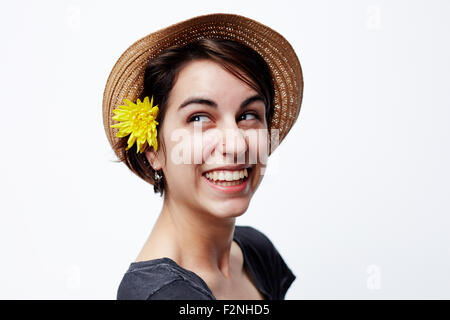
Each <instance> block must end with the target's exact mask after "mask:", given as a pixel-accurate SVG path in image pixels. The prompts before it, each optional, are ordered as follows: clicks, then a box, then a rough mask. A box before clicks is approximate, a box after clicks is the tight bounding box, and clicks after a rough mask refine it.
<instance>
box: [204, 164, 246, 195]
mask: <svg viewBox="0 0 450 320" xmlns="http://www.w3.org/2000/svg"><path fill="white" fill-rule="evenodd" d="M250 173H251V168H244V169H242V170H216V171H210V172H207V173H204V174H203V177H204V179H205V180H206V182H207V183H208V185H209V186H210V187H212V188H214V189H216V190H219V191H222V192H225V193H234V192H240V191H242V190H244V189H245V188H246V186H247V181H248V178H249V176H250Z"/></svg>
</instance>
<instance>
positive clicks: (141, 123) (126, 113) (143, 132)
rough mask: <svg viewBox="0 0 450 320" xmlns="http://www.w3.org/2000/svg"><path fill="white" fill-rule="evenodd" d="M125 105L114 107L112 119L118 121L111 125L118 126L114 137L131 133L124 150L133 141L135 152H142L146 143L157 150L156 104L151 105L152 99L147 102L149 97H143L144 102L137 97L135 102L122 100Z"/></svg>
mask: <svg viewBox="0 0 450 320" xmlns="http://www.w3.org/2000/svg"><path fill="white" fill-rule="evenodd" d="M123 101H124V102H125V103H126V104H127V105H125V106H119V107H118V108H116V109H114V110H113V112H114V114H115V116H113V117H112V119H113V120H116V121H120V123H116V124H113V125H111V128H119V129H120V130H119V131H118V132H117V133H116V137H118V138H122V137H126V136H127V135H129V134H131V135H130V137H129V138H128V146H127V148H126V149H125V150H128V149H130V148H131V147H132V146H133V144H134V142H136V143H137V148H136V153H138V152H143V151H144V150H145V147H146V143H147V142H148V145H149V146H150V147H151V146H153V148H154V149H155V151H156V150H158V141H157V140H156V137H157V133H158V132H157V130H156V126H157V125H158V124H159V123H158V121H156V117H157V115H158V111H159V108H158V105H156V106H153V96H152V100H151V101H150V102H149V98H148V97H145V98H144V102H141V100H139V99H137V101H136V103H133V102H131V101H130V100H128V99H124V100H123Z"/></svg>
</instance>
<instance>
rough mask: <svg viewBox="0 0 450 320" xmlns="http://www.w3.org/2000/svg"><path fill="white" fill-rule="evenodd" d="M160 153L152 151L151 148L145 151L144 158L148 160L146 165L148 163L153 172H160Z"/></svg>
mask: <svg viewBox="0 0 450 320" xmlns="http://www.w3.org/2000/svg"><path fill="white" fill-rule="evenodd" d="M161 155H162V154H161V152H156V151H155V149H153V147H152V148H151V150H148V148H147V150H146V151H145V157H146V158H147V160H148V163H150V165H151V166H152V168H153V169H154V170H161V168H162V166H163V163H162V161H161Z"/></svg>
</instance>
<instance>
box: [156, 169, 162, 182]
mask: <svg viewBox="0 0 450 320" xmlns="http://www.w3.org/2000/svg"><path fill="white" fill-rule="evenodd" d="M162 177H163V176H162V174H159V172H158V171H155V182H157V183H160V182H161V179H162Z"/></svg>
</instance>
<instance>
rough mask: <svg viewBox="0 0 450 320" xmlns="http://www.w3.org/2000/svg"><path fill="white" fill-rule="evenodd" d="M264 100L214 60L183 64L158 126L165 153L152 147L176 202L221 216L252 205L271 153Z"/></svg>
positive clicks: (150, 153) (151, 157)
mask: <svg viewBox="0 0 450 320" xmlns="http://www.w3.org/2000/svg"><path fill="white" fill-rule="evenodd" d="M252 97H253V99H249V98H252ZM263 99H264V98H263V97H261V95H259V94H258V93H257V91H255V90H254V89H253V88H251V87H250V86H249V85H247V84H246V83H245V82H244V81H242V80H240V79H238V78H237V77H236V76H235V75H233V74H231V73H230V72H229V71H227V70H226V69H224V68H223V67H222V66H221V65H220V64H217V63H216V62H213V61H211V60H206V59H203V60H195V61H192V62H189V63H188V64H187V65H186V66H184V67H183V68H182V69H181V71H180V72H179V74H178V76H177V77H176V80H175V84H174V87H173V88H172V90H171V92H170V96H169V97H168V103H167V111H166V115H165V118H164V122H163V124H162V125H161V126H160V127H159V129H158V131H159V132H158V134H159V135H160V138H161V139H163V140H164V144H165V152H166V154H165V157H164V155H163V150H162V149H161V148H160V149H159V150H158V152H157V154H156V155H155V153H154V151H147V152H146V153H147V157H148V158H149V160H150V161H151V163H152V164H153V167H154V168H155V169H162V170H163V172H164V176H165V179H166V185H165V187H166V192H167V196H168V197H169V198H170V201H175V202H176V203H177V205H182V206H183V207H188V208H191V209H193V210H195V212H199V213H202V214H205V213H206V214H210V215H214V216H216V217H220V218H226V217H228V218H229V217H236V216H239V215H241V214H243V213H244V212H245V211H246V210H247V208H248V206H249V203H250V199H251V197H252V196H253V194H254V193H255V191H256V189H257V188H258V186H259V184H260V182H261V180H262V177H263V175H262V172H261V171H262V170H263V169H264V167H265V163H266V160H264V159H266V158H267V149H268V148H267V140H265V139H267V122H266V119H265V104H264V101H263ZM189 101H191V102H190V103H189ZM264 155H265V156H264ZM246 173H247V174H248V177H247V178H245V179H244V181H243V180H242V175H243V174H244V175H245V174H246ZM214 179H217V180H214ZM225 180H227V182H223V181H225ZM221 181H222V182H221Z"/></svg>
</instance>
